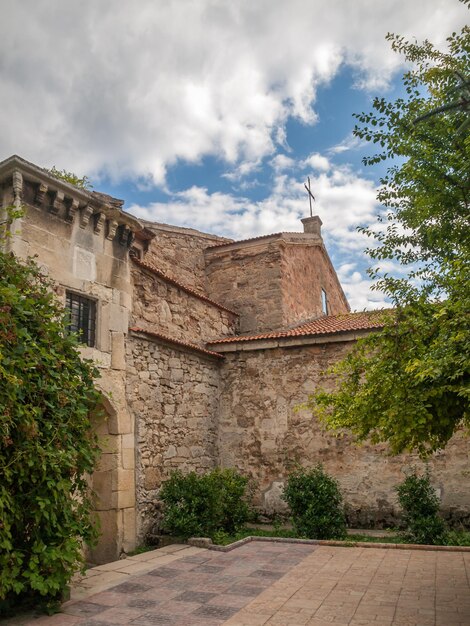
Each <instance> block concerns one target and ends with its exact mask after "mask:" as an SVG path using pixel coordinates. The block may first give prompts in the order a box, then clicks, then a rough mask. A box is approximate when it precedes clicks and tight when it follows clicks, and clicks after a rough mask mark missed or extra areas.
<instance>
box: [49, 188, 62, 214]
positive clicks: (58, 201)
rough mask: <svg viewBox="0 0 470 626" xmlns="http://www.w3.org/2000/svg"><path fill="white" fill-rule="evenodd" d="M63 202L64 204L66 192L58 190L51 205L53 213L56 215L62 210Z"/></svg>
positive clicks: (50, 209) (50, 208)
mask: <svg viewBox="0 0 470 626" xmlns="http://www.w3.org/2000/svg"><path fill="white" fill-rule="evenodd" d="M63 204H64V192H63V191H56V194H55V196H54V200H53V201H52V204H51V206H50V207H49V211H50V212H51V213H54V215H57V213H58V212H59V211H60V209H61V207H62V205H63Z"/></svg>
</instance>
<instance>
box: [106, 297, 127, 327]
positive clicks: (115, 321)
mask: <svg viewBox="0 0 470 626" xmlns="http://www.w3.org/2000/svg"><path fill="white" fill-rule="evenodd" d="M128 328H129V312H128V310H127V309H125V308H124V307H122V306H121V305H119V304H114V303H111V304H110V305H109V329H110V330H114V331H117V332H121V333H127V330H128Z"/></svg>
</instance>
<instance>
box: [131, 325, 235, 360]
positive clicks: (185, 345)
mask: <svg viewBox="0 0 470 626" xmlns="http://www.w3.org/2000/svg"><path fill="white" fill-rule="evenodd" d="M129 330H131V331H133V332H135V333H144V334H145V335H150V337H155V338H156V339H161V340H162V341H166V342H167V343H172V344H174V345H176V346H182V347H183V348H189V349H190V350H194V351H195V352H200V353H202V354H206V355H209V356H215V357H216V358H218V359H223V358H225V357H224V356H223V354H220V353H219V352H212V351H211V350H206V349H205V348H201V347H200V346H197V345H196V344H194V343H189V342H188V341H181V340H180V339H173V337H168V335H164V334H163V333H158V332H155V331H153V330H146V329H145V328H139V327H138V326H132V328H129Z"/></svg>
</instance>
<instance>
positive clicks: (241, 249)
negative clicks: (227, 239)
mask: <svg viewBox="0 0 470 626" xmlns="http://www.w3.org/2000/svg"><path fill="white" fill-rule="evenodd" d="M206 262H207V268H206V274H207V293H208V295H209V296H210V297H211V298H213V299H214V300H216V301H217V302H220V303H221V304H224V305H225V306H227V307H229V308H231V309H233V310H234V311H236V312H237V313H239V314H240V332H241V333H250V332H258V331H264V330H272V329H274V328H279V327H280V326H281V325H282V292H281V288H280V285H281V250H280V247H279V241H278V239H274V240H273V241H271V240H269V241H266V240H261V241H253V242H249V243H248V242H247V243H246V244H233V245H230V246H221V247H216V248H212V249H208V250H206Z"/></svg>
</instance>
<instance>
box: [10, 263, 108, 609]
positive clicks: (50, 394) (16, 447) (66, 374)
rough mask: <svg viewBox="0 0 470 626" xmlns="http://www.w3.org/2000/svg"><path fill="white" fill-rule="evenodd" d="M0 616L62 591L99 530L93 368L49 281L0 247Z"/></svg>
mask: <svg viewBox="0 0 470 626" xmlns="http://www.w3.org/2000/svg"><path fill="white" fill-rule="evenodd" d="M0 276H1V277H2V280H1V282H0V476H1V481H0V613H5V612H6V611H7V610H8V608H9V607H12V606H14V605H16V604H19V603H21V604H22V605H23V606H24V604H25V603H26V602H29V603H30V604H38V603H42V604H46V605H47V604H48V603H49V602H52V601H53V600H54V599H58V598H60V597H61V595H62V592H63V590H64V588H65V587H66V585H67V584H68V582H69V581H70V579H71V577H72V575H73V573H74V572H75V571H76V570H77V569H78V568H79V567H80V564H81V563H82V548H83V542H84V541H85V542H91V541H92V540H93V538H94V537H95V534H96V531H95V529H94V528H93V525H92V523H91V520H90V510H91V501H90V498H89V494H88V485H87V482H86V478H85V474H86V473H90V472H91V471H92V470H93V467H94V462H95V459H96V457H97V451H98V448H97V443H96V440H95V438H94V437H93V435H92V434H91V429H90V419H89V412H90V410H91V409H92V408H94V406H95V405H96V403H97V400H98V393H97V392H96V391H95V388H94V383H93V379H94V378H95V377H96V376H97V375H98V372H97V370H96V369H95V368H94V367H93V366H92V365H91V364H90V363H88V362H84V361H82V360H81V358H80V355H79V352H78V349H77V342H76V339H75V338H74V337H72V336H69V335H67V333H66V331H65V329H66V325H67V319H66V316H65V312H64V310H63V307H62V306H61V304H60V303H58V302H57V301H56V299H55V298H54V294H53V285H52V284H51V282H50V281H49V280H48V279H46V278H45V277H44V276H43V275H42V274H41V272H40V270H39V269H38V267H37V266H36V264H35V263H34V262H33V261H32V260H29V261H28V262H26V263H24V264H23V263H20V262H19V261H18V260H17V259H16V258H15V257H14V256H13V255H10V254H6V253H3V252H0Z"/></svg>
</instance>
